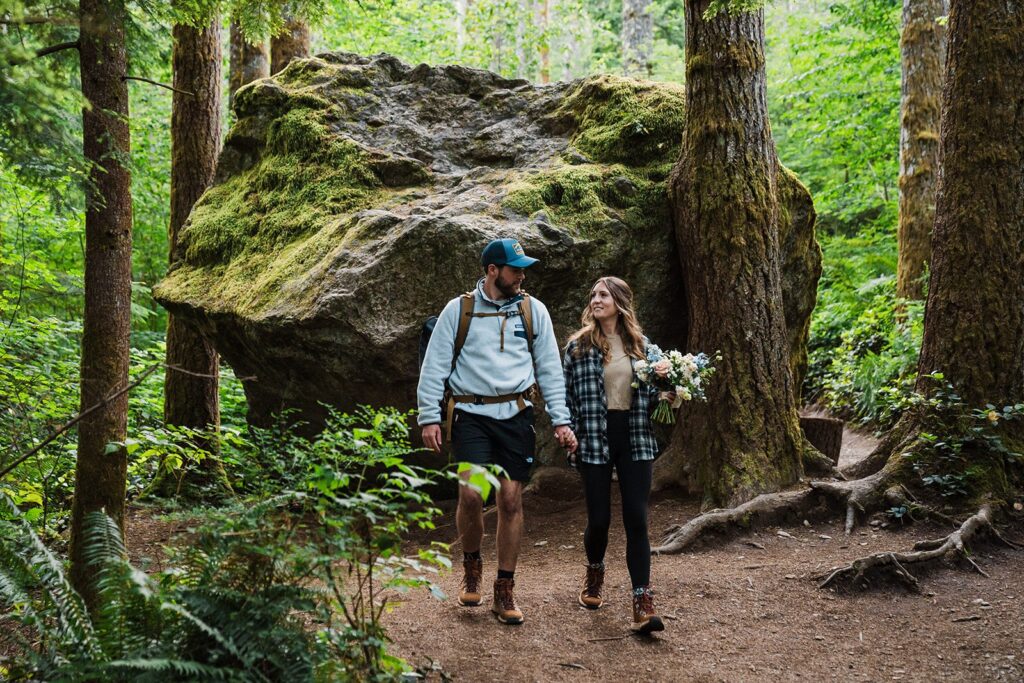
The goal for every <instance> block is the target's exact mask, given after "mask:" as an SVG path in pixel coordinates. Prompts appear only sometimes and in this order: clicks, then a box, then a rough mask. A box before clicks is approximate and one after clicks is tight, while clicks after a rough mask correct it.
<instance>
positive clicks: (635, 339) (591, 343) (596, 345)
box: [569, 275, 645, 363]
mask: <svg viewBox="0 0 1024 683" xmlns="http://www.w3.org/2000/svg"><path fill="white" fill-rule="evenodd" d="M598 285H604V286H605V287H607V288H608V292H609V293H610V294H611V295H612V301H613V302H615V307H616V308H618V309H619V319H618V322H617V324H616V331H617V332H618V333H619V336H620V337H622V346H623V347H624V348H625V350H626V355H628V356H632V357H633V358H636V359H637V360H643V359H644V357H645V355H644V331H643V329H642V328H641V327H640V322H639V321H638V320H637V319H636V311H634V310H633V290H632V289H630V288H629V285H627V284H626V282H625V280H622V279H620V278H617V277H613V276H610V275H609V276H606V277H602V278H599V279H598V281H597V282H595V283H594V286H593V287H591V288H590V293H591V294H593V292H594V289H595V288H596V287H597V286H598ZM580 324H581V325H582V327H580V329H578V330H576V331H575V332H573V333H572V335H571V336H570V337H569V342H570V343H572V342H574V341H575V342H576V351H575V355H576V357H577V358H582V357H583V356H584V355H586V354H588V353H590V350H591V349H599V350H600V351H601V356H602V357H603V358H604V362H605V363H608V362H609V361H611V346H610V345H609V343H608V338H607V337H605V336H604V332H603V331H602V330H601V325H600V323H598V322H597V321H596V320H594V313H593V311H591V310H590V301H589V300H588V301H587V305H586V306H584V307H583V314H582V315H580Z"/></svg>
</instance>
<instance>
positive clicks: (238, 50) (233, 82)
mask: <svg viewBox="0 0 1024 683" xmlns="http://www.w3.org/2000/svg"><path fill="white" fill-rule="evenodd" d="M269 75H270V50H268V49H267V41H265V40H261V41H260V42H259V43H255V44H254V43H250V42H248V41H246V39H245V36H244V35H242V29H241V27H240V26H239V25H238V24H237V23H236V22H231V58H230V66H229V73H228V108H229V109H230V108H231V107H233V106H234V103H235V91H237V90H238V89H239V88H241V87H242V86H243V85H247V84H249V83H252V82H253V81H255V80H257V79H260V78H266V77H267V76H269Z"/></svg>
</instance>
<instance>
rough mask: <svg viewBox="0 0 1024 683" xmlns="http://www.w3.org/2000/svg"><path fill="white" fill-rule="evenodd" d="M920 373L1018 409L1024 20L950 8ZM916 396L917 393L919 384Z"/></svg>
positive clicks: (983, 3)
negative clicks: (940, 162)
mask: <svg viewBox="0 0 1024 683" xmlns="http://www.w3.org/2000/svg"><path fill="white" fill-rule="evenodd" d="M948 59H949V64H948V69H947V72H946V82H945V86H944V89H943V99H942V158H943V169H942V174H941V175H940V178H939V188H938V200H937V205H936V219H935V228H934V232H933V234H932V267H931V281H930V285H929V289H928V301H927V305H926V308H925V320H924V339H923V341H922V344H921V359H920V364H919V366H918V371H919V373H920V374H921V375H923V374H925V373H930V372H935V371H938V372H942V373H943V374H944V375H945V377H946V379H947V380H948V381H950V382H952V383H953V384H954V385H955V386H956V387H957V388H958V389H959V390H960V392H961V395H962V396H963V397H964V399H965V400H966V401H967V402H968V403H970V404H975V405H982V404H984V403H985V402H992V403H995V404H997V405H999V406H1002V405H1005V404H1007V403H1020V402H1024V307H1022V305H1021V302H1022V301H1024V88H1022V87H1021V85H1022V84H1024V12H1022V11H1021V8H1020V7H1016V8H1015V9H1014V8H1013V5H1012V3H1006V2H1003V1H1002V0H971V1H970V2H968V1H966V0H953V2H951V7H950V15H949V52H948ZM917 389H918V391H922V392H926V391H927V381H926V380H924V379H923V378H922V377H920V376H919V377H918V383H917Z"/></svg>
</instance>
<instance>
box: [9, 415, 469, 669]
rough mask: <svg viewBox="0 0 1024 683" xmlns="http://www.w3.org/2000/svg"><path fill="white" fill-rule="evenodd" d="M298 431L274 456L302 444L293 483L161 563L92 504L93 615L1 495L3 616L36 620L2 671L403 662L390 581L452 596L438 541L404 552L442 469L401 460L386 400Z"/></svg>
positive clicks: (403, 433) (431, 511) (404, 450)
mask: <svg viewBox="0 0 1024 683" xmlns="http://www.w3.org/2000/svg"><path fill="white" fill-rule="evenodd" d="M292 444H293V445H292V452H290V453H281V454H278V456H277V457H279V458H281V459H289V458H295V457H297V456H298V457H299V458H300V461H301V466H300V468H299V471H298V473H297V474H296V475H295V478H294V480H293V481H295V482H296V483H298V484H299V486H298V487H297V490H291V491H285V492H284V493H281V494H278V495H275V496H272V497H269V498H263V500H262V502H260V503H258V504H256V505H254V506H251V507H249V506H244V507H239V508H237V509H228V510H224V511H219V512H218V511H215V512H211V513H209V514H208V517H207V519H206V521H205V523H204V524H203V525H202V526H200V527H199V528H197V529H193V530H191V531H190V532H189V538H188V542H187V543H183V544H182V545H181V546H179V547H178V548H177V550H175V551H174V552H173V554H172V557H171V559H170V565H171V566H170V568H168V569H166V570H164V571H161V572H157V573H154V574H151V575H147V574H145V573H144V572H142V571H140V570H138V569H136V568H135V567H134V566H132V565H131V564H130V563H129V562H128V561H127V560H126V559H125V551H124V547H123V545H122V543H121V537H120V532H119V530H118V529H117V527H116V525H114V523H113V522H112V521H111V520H109V519H108V518H106V517H105V516H103V515H101V514H99V513H96V514H94V515H92V516H91V517H90V518H89V519H88V520H87V524H86V528H87V529H88V531H87V536H86V539H85V544H86V547H87V557H88V558H89V561H90V563H92V564H93V565H94V566H95V567H96V568H97V569H96V577H97V578H96V580H97V589H98V592H99V595H100V598H99V600H98V603H97V604H98V606H99V607H98V609H97V611H96V612H94V613H93V614H92V615H91V616H90V615H87V614H86V612H85V609H84V606H83V605H82V602H81V599H80V598H79V597H78V596H77V595H76V594H75V593H74V591H73V590H71V588H70V586H69V585H68V582H67V580H66V578H65V577H64V574H63V570H62V568H61V563H60V562H59V560H57V558H56V557H55V556H54V555H53V554H52V553H51V552H50V551H49V550H47V548H46V547H45V545H44V544H43V543H42V542H41V540H40V539H39V538H38V536H37V535H36V534H35V532H34V531H33V529H32V526H31V525H30V524H29V523H28V522H27V521H26V520H25V519H24V518H23V516H22V515H21V513H20V511H19V510H18V508H17V506H15V505H14V504H13V502H11V501H9V500H7V499H5V500H7V503H6V505H7V507H6V509H5V511H4V513H3V519H5V520H6V521H4V522H0V525H2V526H0V601H2V603H3V604H4V606H5V608H6V610H7V612H6V613H5V614H4V615H3V616H2V617H0V618H2V619H10V620H13V621H14V622H17V623H20V624H22V625H23V626H24V627H25V628H27V629H28V631H27V633H29V634H31V638H30V639H27V640H26V639H22V638H20V634H21V633H22V632H20V631H17V630H12V631H11V632H10V633H9V634H8V636H7V637H8V638H9V639H11V640H13V641H14V642H13V645H14V646H15V647H16V654H15V657H14V659H13V663H12V665H11V666H10V667H9V669H8V671H7V677H8V678H9V679H11V680H33V679H43V680H83V681H85V680H111V681H120V680H137V679H138V677H139V676H142V675H145V676H146V679H147V680H168V681H170V680H181V679H182V677H186V678H188V679H189V680H207V679H218V680H271V681H296V680H360V681H362V680H365V681H378V680H393V679H394V678H396V677H397V676H398V675H399V674H400V673H401V672H402V671H405V670H407V669H408V666H407V665H406V664H405V663H404V662H402V661H401V660H398V659H397V658H395V657H393V656H390V655H388V654H387V652H386V645H387V643H388V639H387V634H386V632H385V630H384V627H383V625H382V623H381V617H382V615H383V613H384V611H385V610H386V609H388V606H389V602H388V601H389V597H388V596H390V595H392V594H394V593H395V592H398V593H401V592H404V591H408V590H411V589H417V588H423V587H426V588H429V589H430V590H431V592H432V593H433V594H434V595H436V596H437V597H443V593H441V591H440V590H439V589H438V588H437V587H436V586H435V585H433V584H432V583H431V582H430V581H429V579H427V578H423V577H424V576H429V575H430V574H432V573H436V572H437V571H438V570H439V569H440V568H450V566H451V564H450V561H449V560H448V559H447V557H446V556H445V555H444V554H443V550H444V547H443V546H433V547H431V548H429V549H425V550H421V551H420V552H419V553H418V554H417V555H416V556H415V557H407V556H404V555H403V554H402V540H403V538H404V537H405V536H406V535H407V534H408V533H409V532H411V531H412V530H416V529H420V530H429V529H432V528H433V519H434V518H435V516H436V515H437V514H438V513H439V511H438V510H437V509H435V508H433V507H432V506H431V504H430V503H431V501H430V498H429V495H428V493H427V492H426V490H425V489H426V487H429V486H430V485H431V484H432V483H433V482H435V481H436V480H437V478H438V476H439V475H438V473H436V472H432V471H428V470H424V469H422V468H418V467H414V466H411V465H408V464H406V463H405V462H404V457H405V456H407V455H408V454H409V453H410V452H411V450H410V445H409V442H408V428H407V426H406V423H405V419H404V416H403V415H401V414H399V413H397V412H395V411H392V410H384V411H372V410H369V409H361V410H360V411H359V412H357V413H356V414H354V415H339V414H332V415H331V417H330V420H329V423H328V428H327V429H326V430H325V431H324V433H323V434H322V435H321V436H320V437H317V438H314V439H312V440H306V439H303V438H300V437H295V438H294V440H293V442H292ZM298 444H303V445H302V446H301V447H300V446H299V445H298ZM299 451H301V453H300V452H299ZM410 572H415V574H416V575H415V576H413V575H411V574H410Z"/></svg>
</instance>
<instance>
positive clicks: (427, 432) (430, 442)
mask: <svg viewBox="0 0 1024 683" xmlns="http://www.w3.org/2000/svg"><path fill="white" fill-rule="evenodd" d="M422 435H423V445H424V446H426V447H427V448H429V449H430V450H432V451H434V452H435V453H440V452H441V444H442V443H443V437H442V436H441V425H438V424H433V425H424V426H423V432H422Z"/></svg>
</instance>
